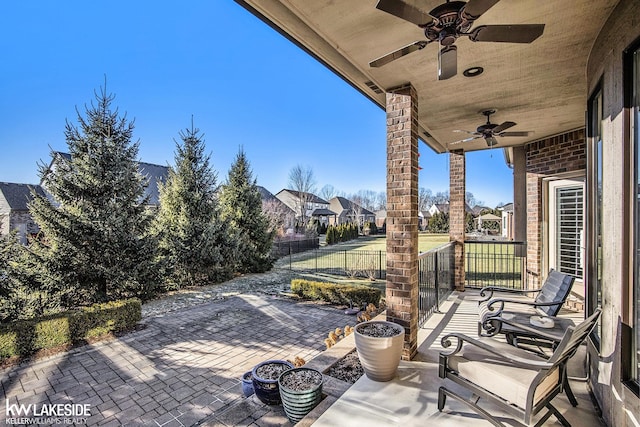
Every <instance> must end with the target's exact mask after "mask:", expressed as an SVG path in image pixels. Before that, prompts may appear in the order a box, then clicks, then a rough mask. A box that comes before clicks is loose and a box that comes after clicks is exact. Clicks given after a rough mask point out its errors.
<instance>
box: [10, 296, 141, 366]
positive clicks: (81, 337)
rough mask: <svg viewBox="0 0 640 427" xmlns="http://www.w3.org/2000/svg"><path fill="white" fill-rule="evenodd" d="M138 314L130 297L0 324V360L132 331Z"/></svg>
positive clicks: (138, 317)
mask: <svg viewBox="0 0 640 427" xmlns="http://www.w3.org/2000/svg"><path fill="white" fill-rule="evenodd" d="M141 311H142V305H141V303H140V300H139V299H137V298H132V299H127V300H120V301H112V302H108V303H103V304H94V305H92V306H90V307H84V308H81V309H78V310H72V311H66V312H63V313H59V314H55V315H51V316H45V317H40V318H35V319H30V320H18V321H15V322H10V323H4V324H0V360H3V359H7V358H11V357H25V356H29V355H31V354H34V353H36V352H38V351H40V350H47V349H54V348H57V347H69V346H71V345H73V344H78V343H83V342H90V341H92V340H95V339H97V338H100V337H103V336H105V335H108V334H110V333H114V332H122V331H126V330H129V329H132V328H133V327H134V326H135V324H136V323H138V321H140V319H141Z"/></svg>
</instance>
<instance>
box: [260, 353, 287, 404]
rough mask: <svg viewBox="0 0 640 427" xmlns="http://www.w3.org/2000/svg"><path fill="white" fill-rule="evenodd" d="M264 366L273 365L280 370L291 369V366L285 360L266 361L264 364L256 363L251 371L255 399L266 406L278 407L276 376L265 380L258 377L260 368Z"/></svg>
mask: <svg viewBox="0 0 640 427" xmlns="http://www.w3.org/2000/svg"><path fill="white" fill-rule="evenodd" d="M265 365H275V366H277V367H279V368H281V369H285V370H288V369H293V365H292V364H291V363H289V362H287V361H286V360H267V361H265V362H260V363H258V364H257V365H256V366H255V367H254V368H253V370H252V371H251V376H252V377H253V378H252V382H253V390H254V391H255V393H256V397H257V398H258V399H260V401H261V402H262V403H264V404H267V405H279V404H280V403H282V401H281V400H280V389H279V387H278V376H279V375H280V374H278V375H277V376H276V377H274V378H266V377H262V376H261V375H260V373H261V371H262V369H261V368H262V367H263V366H265Z"/></svg>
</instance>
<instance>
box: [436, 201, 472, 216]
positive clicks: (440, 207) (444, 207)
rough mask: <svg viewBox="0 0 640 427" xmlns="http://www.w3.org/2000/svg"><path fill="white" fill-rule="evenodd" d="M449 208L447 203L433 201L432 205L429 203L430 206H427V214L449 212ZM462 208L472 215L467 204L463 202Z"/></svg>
mask: <svg viewBox="0 0 640 427" xmlns="http://www.w3.org/2000/svg"><path fill="white" fill-rule="evenodd" d="M449 209H450V205H449V203H434V204H433V205H431V207H430V208H429V211H428V212H429V214H430V215H431V216H433V215H436V214H439V213H446V214H448V213H449ZM464 210H465V212H466V213H468V214H472V215H473V209H471V208H470V207H469V205H468V204H466V203H465V204H464Z"/></svg>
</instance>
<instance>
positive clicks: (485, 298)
mask: <svg viewBox="0 0 640 427" xmlns="http://www.w3.org/2000/svg"><path fill="white" fill-rule="evenodd" d="M540 290H541V289H513V288H502V287H500V286H485V287H484V288H482V289H480V296H481V297H483V298H482V299H481V300H480V301H479V302H484V301H488V300H490V299H491V298H492V297H493V293H494V292H504V293H509V294H520V295H522V294H530V293H534V292H540ZM487 293H488V295H487Z"/></svg>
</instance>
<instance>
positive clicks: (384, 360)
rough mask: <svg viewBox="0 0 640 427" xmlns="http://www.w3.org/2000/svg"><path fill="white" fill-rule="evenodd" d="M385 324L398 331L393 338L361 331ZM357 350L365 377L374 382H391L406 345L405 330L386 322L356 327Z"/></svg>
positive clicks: (375, 321) (377, 321)
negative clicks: (368, 326) (371, 326)
mask: <svg viewBox="0 0 640 427" xmlns="http://www.w3.org/2000/svg"><path fill="white" fill-rule="evenodd" d="M375 323H377V324H384V325H388V326H390V327H392V328H394V329H396V332H397V334H395V335H393V336H391V337H375V336H369V335H367V334H363V333H361V332H360V331H361V330H364V329H366V328H367V325H371V324H375ZM354 333H355V340H356V349H357V350H358V357H359V358H360V363H361V364H362V368H363V369H364V373H365V375H366V376H367V377H368V378H369V379H371V380H373V381H391V380H392V379H393V378H394V377H395V376H396V372H397V370H398V365H399V364H400V358H401V357H402V347H403V343H404V328H403V327H402V326H400V325H398V324H397V323H392V322H387V321H384V320H372V321H370V322H363V323H360V324H358V325H356V327H355V331H354Z"/></svg>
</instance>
